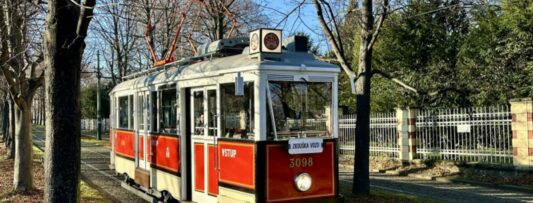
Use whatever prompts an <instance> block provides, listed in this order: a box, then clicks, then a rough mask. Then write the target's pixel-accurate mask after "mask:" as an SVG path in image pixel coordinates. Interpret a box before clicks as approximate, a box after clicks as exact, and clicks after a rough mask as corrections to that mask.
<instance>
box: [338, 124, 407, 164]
mask: <svg viewBox="0 0 533 203" xmlns="http://www.w3.org/2000/svg"><path fill="white" fill-rule="evenodd" d="M355 121H356V115H342V116H341V117H340V118H339V143H340V150H341V153H343V154H353V153H354V151H355V139H354V138H355ZM396 128H397V125H396V115H395V113H372V114H371V115H370V156H387V157H393V158H397V157H398V154H399V150H400V149H399V147H398V133H397V129H396Z"/></svg>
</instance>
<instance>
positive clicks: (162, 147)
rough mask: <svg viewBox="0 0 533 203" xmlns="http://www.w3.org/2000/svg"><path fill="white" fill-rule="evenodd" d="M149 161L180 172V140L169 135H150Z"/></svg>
mask: <svg viewBox="0 0 533 203" xmlns="http://www.w3.org/2000/svg"><path fill="white" fill-rule="evenodd" d="M150 137H151V143H152V147H151V148H152V150H151V151H150V152H149V153H151V154H150V157H151V160H150V161H151V163H152V164H155V165H156V166H157V167H161V168H164V169H167V170H170V171H174V172H180V169H181V167H180V148H179V146H180V140H179V138H177V137H171V136H161V135H160V136H150Z"/></svg>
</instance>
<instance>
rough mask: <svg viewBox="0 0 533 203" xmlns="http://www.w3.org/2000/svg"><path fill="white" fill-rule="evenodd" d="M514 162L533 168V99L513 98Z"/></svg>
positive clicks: (525, 167)
mask: <svg viewBox="0 0 533 203" xmlns="http://www.w3.org/2000/svg"><path fill="white" fill-rule="evenodd" d="M511 114H512V125H511V126H512V127H511V128H512V130H513V139H512V140H513V141H512V145H513V164H514V166H515V167H516V168H518V169H529V170H533V99H532V98H523V99H513V100H511Z"/></svg>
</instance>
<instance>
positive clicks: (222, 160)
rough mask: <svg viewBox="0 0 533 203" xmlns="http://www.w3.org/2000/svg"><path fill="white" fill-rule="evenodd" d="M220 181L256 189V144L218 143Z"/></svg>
mask: <svg viewBox="0 0 533 203" xmlns="http://www.w3.org/2000/svg"><path fill="white" fill-rule="evenodd" d="M218 157H219V163H218V165H219V168H220V182H224V183H228V184H231V185H236V186H240V187H245V188H249V189H255V145H254V144H253V143H235V142H225V141H220V142H219V143H218Z"/></svg>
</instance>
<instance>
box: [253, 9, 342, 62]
mask: <svg viewBox="0 0 533 203" xmlns="http://www.w3.org/2000/svg"><path fill="white" fill-rule="evenodd" d="M254 1H255V2H257V3H259V4H260V5H263V12H265V13H266V14H267V15H268V16H269V17H271V21H272V22H271V27H272V28H277V29H282V30H283V36H284V37H287V36H289V35H290V34H292V33H295V32H305V33H307V34H309V35H310V36H311V38H312V40H313V42H315V43H317V44H318V45H319V47H320V51H321V52H324V51H327V50H328V44H327V41H326V39H325V36H324V34H323V32H322V29H321V28H320V24H319V23H318V20H317V16H316V9H315V5H314V4H313V3H312V2H311V0H254ZM302 1H305V2H303V4H301V6H300V7H299V8H298V9H296V10H294V9H295V8H296V7H298V5H299V4H300V3H302ZM330 2H333V1H330ZM340 2H343V1H340ZM291 12H292V13H291ZM341 12H342V11H341ZM289 13H291V14H290V15H289V16H288V17H286V18H285V16H287V14H289Z"/></svg>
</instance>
